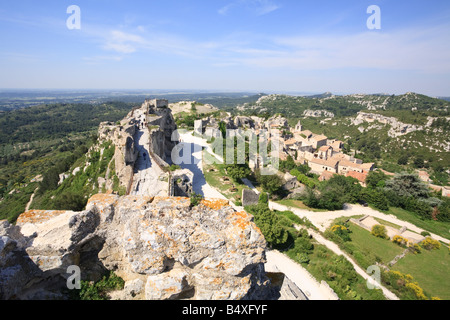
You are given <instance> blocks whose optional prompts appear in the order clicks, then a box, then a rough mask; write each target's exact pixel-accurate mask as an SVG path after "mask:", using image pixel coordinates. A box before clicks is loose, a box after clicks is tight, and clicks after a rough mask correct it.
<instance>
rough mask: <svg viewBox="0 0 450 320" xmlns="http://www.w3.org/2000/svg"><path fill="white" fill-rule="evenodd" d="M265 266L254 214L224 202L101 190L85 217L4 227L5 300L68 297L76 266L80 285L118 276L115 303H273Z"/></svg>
mask: <svg viewBox="0 0 450 320" xmlns="http://www.w3.org/2000/svg"><path fill="white" fill-rule="evenodd" d="M264 262H265V240H264V237H263V235H262V234H261V232H260V230H259V229H258V228H257V227H256V226H255V224H254V223H253V222H252V217H251V216H250V215H248V214H247V213H245V212H236V211H235V210H234V209H232V208H231V207H230V206H229V205H228V203H227V202H226V201H223V200H214V201H213V200H211V201H203V203H202V204H200V205H199V206H196V207H193V208H191V207H190V200H189V199H188V198H174V197H172V198H169V197H165V198H158V197H156V198H151V197H142V196H125V197H119V196H116V195H104V194H99V195H95V196H93V197H92V198H91V199H90V200H89V203H88V205H87V209H86V210H85V211H83V212H70V211H67V212H66V211H37V210H34V211H28V212H26V213H24V214H22V215H21V216H20V217H19V219H18V221H17V225H16V226H13V225H10V224H9V223H8V222H6V221H2V222H0V299H64V298H66V296H65V294H64V293H63V292H65V291H67V290H65V289H66V280H67V278H68V277H69V276H71V274H69V273H67V268H68V267H69V266H71V265H75V266H78V267H79V268H80V270H81V278H82V280H98V279H99V278H100V277H101V275H102V274H104V272H105V271H106V270H113V271H114V272H116V274H117V275H118V276H120V277H122V278H123V279H124V280H125V288H124V290H122V291H121V292H118V293H117V292H116V293H114V298H117V299H267V298H270V295H271V294H272V292H271V289H270V281H269V280H268V278H267V277H266V275H265V272H264Z"/></svg>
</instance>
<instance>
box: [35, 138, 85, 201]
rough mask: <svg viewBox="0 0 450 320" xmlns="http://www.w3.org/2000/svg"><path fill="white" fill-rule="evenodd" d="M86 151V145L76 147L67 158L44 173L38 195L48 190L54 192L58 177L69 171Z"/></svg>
mask: <svg viewBox="0 0 450 320" xmlns="http://www.w3.org/2000/svg"><path fill="white" fill-rule="evenodd" d="M87 151H88V147H87V145H85V144H83V145H80V146H78V147H77V148H76V149H75V150H74V152H73V153H72V154H70V155H69V156H67V157H65V158H63V159H61V160H59V161H57V162H56V163H55V164H54V165H53V166H52V167H51V168H50V169H48V170H47V171H46V172H45V173H44V175H43V177H42V181H41V183H40V184H39V190H38V194H40V195H43V194H44V193H45V192H46V191H48V190H55V189H56V188H57V187H58V182H59V175H60V174H61V173H63V172H66V171H67V170H69V169H70V167H71V166H72V165H73V164H74V163H75V161H76V160H77V159H79V158H80V157H82V156H83V155H84V154H86V152H87Z"/></svg>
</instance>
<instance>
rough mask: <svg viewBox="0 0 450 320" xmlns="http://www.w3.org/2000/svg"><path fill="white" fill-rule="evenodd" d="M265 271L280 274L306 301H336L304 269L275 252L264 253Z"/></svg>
mask: <svg viewBox="0 0 450 320" xmlns="http://www.w3.org/2000/svg"><path fill="white" fill-rule="evenodd" d="M266 257H267V262H266V264H265V266H264V267H265V270H266V271H272V272H282V273H284V274H285V275H286V277H288V278H289V279H290V280H291V281H292V282H293V283H295V284H296V285H297V287H299V288H300V290H302V292H303V293H304V294H305V296H306V297H307V298H308V300H338V297H337V296H336V294H335V293H334V292H333V290H331V289H330V288H328V287H327V286H326V285H322V284H320V283H319V282H318V281H317V280H316V279H315V278H314V277H313V276H312V275H311V274H310V273H309V272H308V271H307V270H306V269H305V268H303V267H302V266H301V265H300V264H298V263H296V262H295V261H293V260H291V259H290V258H289V257H287V256H286V255H284V254H282V253H280V252H279V251H277V250H270V251H269V250H268V251H266Z"/></svg>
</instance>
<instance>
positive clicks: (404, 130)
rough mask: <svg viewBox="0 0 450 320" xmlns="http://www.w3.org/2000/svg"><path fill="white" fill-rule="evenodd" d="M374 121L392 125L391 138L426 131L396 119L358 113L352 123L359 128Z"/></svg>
mask: <svg viewBox="0 0 450 320" xmlns="http://www.w3.org/2000/svg"><path fill="white" fill-rule="evenodd" d="M374 121H378V122H379V123H382V124H388V125H390V126H391V128H390V129H389V132H388V135H389V137H391V138H395V137H398V136H402V135H405V134H408V133H411V132H414V131H417V130H423V129H424V127H423V126H418V125H415V124H407V123H403V122H401V121H399V120H397V118H394V117H386V116H383V115H381V114H377V113H366V112H358V115H357V116H356V118H355V119H352V120H351V123H352V124H353V125H355V126H359V125H360V124H362V123H363V122H374ZM360 131H361V129H360Z"/></svg>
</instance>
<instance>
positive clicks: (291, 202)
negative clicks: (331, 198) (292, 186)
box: [275, 199, 328, 212]
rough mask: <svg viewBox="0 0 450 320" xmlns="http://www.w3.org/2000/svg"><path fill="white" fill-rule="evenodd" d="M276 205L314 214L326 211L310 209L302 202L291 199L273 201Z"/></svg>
mask: <svg viewBox="0 0 450 320" xmlns="http://www.w3.org/2000/svg"><path fill="white" fill-rule="evenodd" d="M275 202H276V203H279V204H282V205H284V206H288V207H293V208H298V209H303V210H309V211H314V212H325V211H328V210H326V209H314V208H310V207H308V206H307V205H305V204H304V203H303V201H300V200H293V199H283V200H278V201H275Z"/></svg>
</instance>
